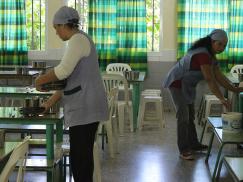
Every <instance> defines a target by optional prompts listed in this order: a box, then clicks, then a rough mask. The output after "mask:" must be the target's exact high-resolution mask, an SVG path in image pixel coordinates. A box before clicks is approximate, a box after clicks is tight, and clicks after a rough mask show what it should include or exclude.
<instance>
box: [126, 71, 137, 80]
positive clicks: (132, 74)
mask: <svg viewBox="0 0 243 182" xmlns="http://www.w3.org/2000/svg"><path fill="white" fill-rule="evenodd" d="M123 75H124V76H125V78H126V79H127V80H137V79H138V78H139V71H124V72H123Z"/></svg>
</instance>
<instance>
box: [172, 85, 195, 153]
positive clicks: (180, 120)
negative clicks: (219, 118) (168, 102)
mask: <svg viewBox="0 0 243 182" xmlns="http://www.w3.org/2000/svg"><path fill="white" fill-rule="evenodd" d="M169 90H170V94H171V96H172V100H173V103H174V106H175V109H176V118H177V145H178V148H179V151H180V153H182V152H185V151H188V150H190V149H191V147H192V146H195V145H198V144H199V142H198V138H197V132H196V127H195V124H194V120H195V109H194V104H193V103H190V104H188V103H186V101H185V98H184V96H183V93H182V91H181V89H178V88H173V87H170V88H169Z"/></svg>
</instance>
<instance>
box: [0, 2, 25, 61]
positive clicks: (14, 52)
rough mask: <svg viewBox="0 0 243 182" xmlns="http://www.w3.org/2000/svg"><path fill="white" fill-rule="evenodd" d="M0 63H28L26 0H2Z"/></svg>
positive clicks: (0, 10) (0, 14)
mask: <svg viewBox="0 0 243 182" xmlns="http://www.w3.org/2000/svg"><path fill="white" fill-rule="evenodd" d="M0 36H1V37H0V65H26V64H28V58H27V57H28V56H27V54H28V52H27V34H26V18H25V0H1V1H0Z"/></svg>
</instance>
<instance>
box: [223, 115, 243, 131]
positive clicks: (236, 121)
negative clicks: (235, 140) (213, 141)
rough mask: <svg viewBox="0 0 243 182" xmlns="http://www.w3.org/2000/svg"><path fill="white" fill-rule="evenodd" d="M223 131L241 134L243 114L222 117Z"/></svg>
mask: <svg viewBox="0 0 243 182" xmlns="http://www.w3.org/2000/svg"><path fill="white" fill-rule="evenodd" d="M221 117H222V124H223V131H229V132H239V131H241V130H242V113H239V112H227V113H223V114H222V115H221Z"/></svg>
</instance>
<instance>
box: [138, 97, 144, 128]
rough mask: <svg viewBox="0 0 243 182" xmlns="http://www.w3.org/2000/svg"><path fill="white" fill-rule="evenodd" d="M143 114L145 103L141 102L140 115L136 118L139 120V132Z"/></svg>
mask: <svg viewBox="0 0 243 182" xmlns="http://www.w3.org/2000/svg"><path fill="white" fill-rule="evenodd" d="M144 113H145V102H144V101H143V100H142V103H141V111H140V114H139V116H138V117H139V120H138V128H139V130H142V127H143V120H144Z"/></svg>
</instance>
